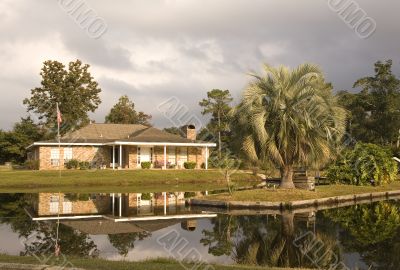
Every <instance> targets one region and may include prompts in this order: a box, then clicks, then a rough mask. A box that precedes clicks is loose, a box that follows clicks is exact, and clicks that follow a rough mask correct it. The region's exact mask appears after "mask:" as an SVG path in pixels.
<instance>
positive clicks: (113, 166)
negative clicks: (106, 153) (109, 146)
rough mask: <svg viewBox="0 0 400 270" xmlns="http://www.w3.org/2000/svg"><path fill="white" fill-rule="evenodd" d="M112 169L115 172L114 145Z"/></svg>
mask: <svg viewBox="0 0 400 270" xmlns="http://www.w3.org/2000/svg"><path fill="white" fill-rule="evenodd" d="M112 168H113V170H115V145H113V153H112Z"/></svg>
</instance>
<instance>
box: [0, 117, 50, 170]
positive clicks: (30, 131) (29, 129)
mask: <svg viewBox="0 0 400 270" xmlns="http://www.w3.org/2000/svg"><path fill="white" fill-rule="evenodd" d="M46 138H47V133H46V130H45V129H43V128H42V127H41V126H40V125H38V124H35V123H34V122H33V120H32V119H31V118H30V117H27V118H21V122H19V123H16V124H15V125H14V128H13V130H11V131H0V162H2V163H3V162H6V161H12V162H15V163H23V162H24V161H25V160H26V157H27V150H26V147H28V146H29V145H30V144H32V143H33V142H35V141H39V140H43V139H46Z"/></svg>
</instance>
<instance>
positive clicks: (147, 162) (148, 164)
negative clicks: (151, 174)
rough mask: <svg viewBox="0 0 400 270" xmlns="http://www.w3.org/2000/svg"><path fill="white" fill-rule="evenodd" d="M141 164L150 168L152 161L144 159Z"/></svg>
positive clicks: (145, 167) (144, 167)
mask: <svg viewBox="0 0 400 270" xmlns="http://www.w3.org/2000/svg"><path fill="white" fill-rule="evenodd" d="M140 166H142V169H150V168H151V162H150V161H143V162H142V163H140Z"/></svg>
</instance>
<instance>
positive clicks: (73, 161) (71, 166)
mask: <svg viewBox="0 0 400 270" xmlns="http://www.w3.org/2000/svg"><path fill="white" fill-rule="evenodd" d="M78 167H79V160H77V159H70V160H68V162H67V163H65V168H67V169H78Z"/></svg>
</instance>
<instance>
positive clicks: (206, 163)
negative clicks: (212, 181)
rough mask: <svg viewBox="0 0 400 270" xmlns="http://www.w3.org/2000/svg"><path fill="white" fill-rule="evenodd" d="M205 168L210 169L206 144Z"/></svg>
mask: <svg viewBox="0 0 400 270" xmlns="http://www.w3.org/2000/svg"><path fill="white" fill-rule="evenodd" d="M204 165H205V168H206V170H208V146H206V161H205V164H204Z"/></svg>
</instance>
